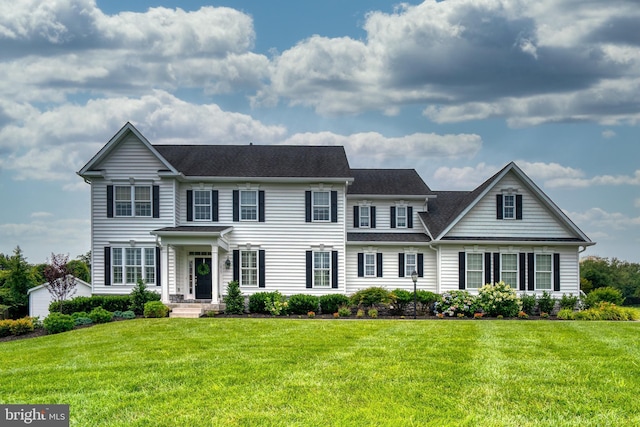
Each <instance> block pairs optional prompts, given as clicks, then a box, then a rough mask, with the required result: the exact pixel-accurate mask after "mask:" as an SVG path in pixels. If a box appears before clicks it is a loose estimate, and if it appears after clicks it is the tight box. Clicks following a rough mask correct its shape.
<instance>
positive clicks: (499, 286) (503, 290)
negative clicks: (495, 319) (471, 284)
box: [478, 281, 522, 317]
mask: <svg viewBox="0 0 640 427" xmlns="http://www.w3.org/2000/svg"><path fill="white" fill-rule="evenodd" d="M478 306H479V307H480V308H481V309H482V311H484V312H485V314H487V315H488V316H498V315H502V316H505V317H514V316H517V315H518V312H519V311H520V310H522V301H520V299H519V298H518V295H517V294H516V290H515V289H513V288H512V287H511V286H509V285H508V284H506V283H504V282H503V281H500V282H498V283H494V284H490V283H487V284H486V285H484V286H483V287H481V288H480V290H479V291H478Z"/></svg>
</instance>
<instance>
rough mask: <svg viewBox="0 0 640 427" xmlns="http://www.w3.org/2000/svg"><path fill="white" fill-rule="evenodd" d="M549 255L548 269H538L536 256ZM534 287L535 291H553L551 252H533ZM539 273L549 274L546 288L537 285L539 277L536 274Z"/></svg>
mask: <svg viewBox="0 0 640 427" xmlns="http://www.w3.org/2000/svg"><path fill="white" fill-rule="evenodd" d="M542 256H544V257H549V270H544V271H542V270H539V269H538V267H539V264H540V263H539V262H538V257H542ZM533 264H534V289H535V290H536V291H549V292H553V288H554V282H553V281H554V279H553V273H554V271H553V254H551V253H535V254H534V262H533ZM539 274H545V275H546V274H548V275H549V287H548V288H540V287H539V279H538V275H539Z"/></svg>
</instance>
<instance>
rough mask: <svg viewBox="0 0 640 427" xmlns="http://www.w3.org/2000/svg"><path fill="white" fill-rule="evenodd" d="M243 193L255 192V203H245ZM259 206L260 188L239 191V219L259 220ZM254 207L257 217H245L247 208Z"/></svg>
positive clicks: (247, 220)
mask: <svg viewBox="0 0 640 427" xmlns="http://www.w3.org/2000/svg"><path fill="white" fill-rule="evenodd" d="M243 193H253V194H254V195H255V204H247V203H243V200H242V194H243ZM259 206H260V196H259V194H258V190H239V193H238V210H239V214H238V215H239V217H238V218H239V220H240V221H246V222H258V219H259V215H260V213H259ZM249 208H251V209H254V212H255V218H245V217H244V214H245V209H249Z"/></svg>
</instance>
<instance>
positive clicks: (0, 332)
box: [0, 319, 13, 338]
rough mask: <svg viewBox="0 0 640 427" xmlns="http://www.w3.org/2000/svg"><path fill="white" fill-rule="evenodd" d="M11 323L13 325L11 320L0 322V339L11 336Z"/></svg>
mask: <svg viewBox="0 0 640 427" xmlns="http://www.w3.org/2000/svg"><path fill="white" fill-rule="evenodd" d="M12 323H13V320H11V319H6V320H0V338H2V337H8V336H9V335H11V324H12Z"/></svg>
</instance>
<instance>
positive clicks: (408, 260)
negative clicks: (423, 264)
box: [404, 254, 418, 277]
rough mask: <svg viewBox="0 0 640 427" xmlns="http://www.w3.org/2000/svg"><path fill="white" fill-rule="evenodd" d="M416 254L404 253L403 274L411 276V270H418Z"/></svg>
mask: <svg viewBox="0 0 640 427" xmlns="http://www.w3.org/2000/svg"><path fill="white" fill-rule="evenodd" d="M416 258H417V257H416V254H404V276H405V277H411V275H412V274H413V272H414V271H415V272H418V264H417V262H416Z"/></svg>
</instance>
